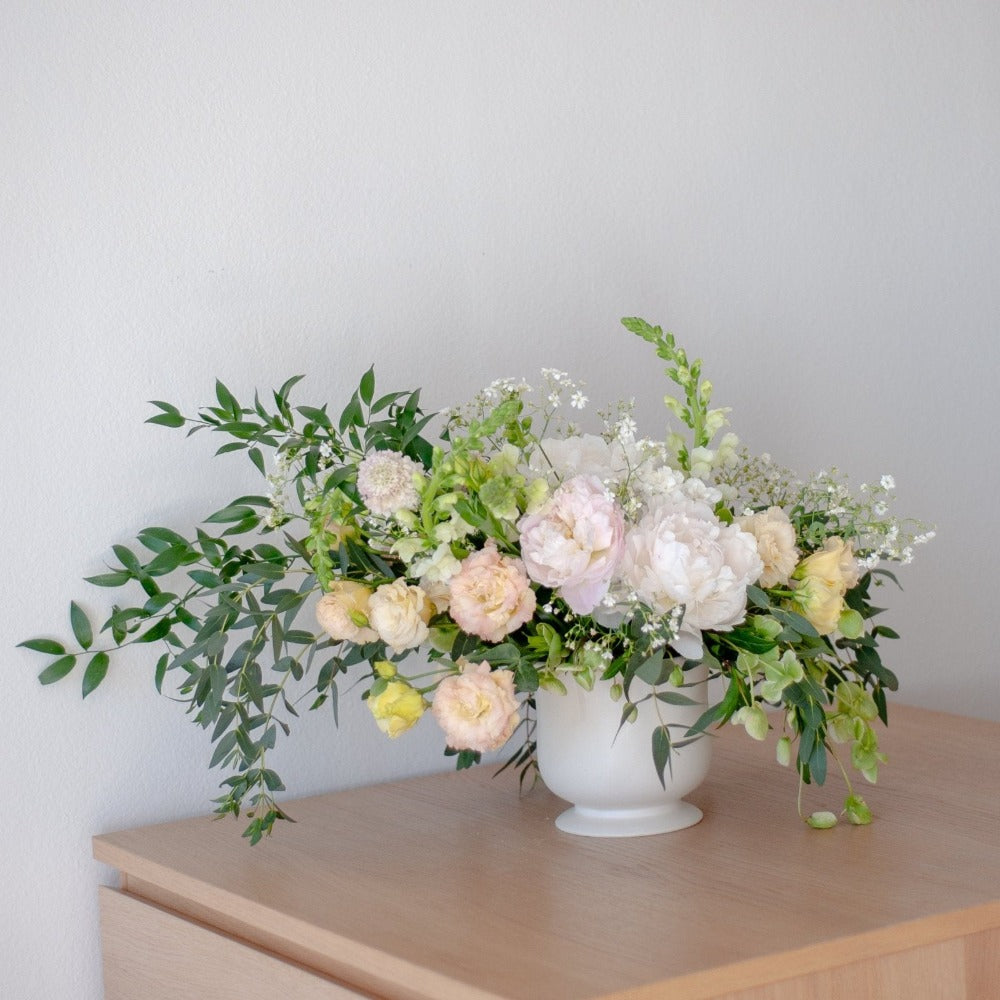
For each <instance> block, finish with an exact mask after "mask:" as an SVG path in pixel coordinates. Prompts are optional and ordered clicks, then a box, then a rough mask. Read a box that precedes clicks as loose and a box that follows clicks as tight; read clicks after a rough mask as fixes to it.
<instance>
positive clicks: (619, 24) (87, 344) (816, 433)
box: [0, 0, 1000, 1000]
mask: <svg viewBox="0 0 1000 1000" xmlns="http://www.w3.org/2000/svg"><path fill="white" fill-rule="evenodd" d="M998 43H1000V6H998V5H995V4H990V3H974V2H953V0H951V2H940V3H913V2H906V3H903V2H888V0H883V2H881V3H872V2H870V0H858V2H851V3H826V4H815V3H808V2H785V3H780V2H757V3H741V4H737V3H676V2H663V3H617V4H611V3H596V2H584V3H580V2H570V0H562V2H558V0H550V2H548V3H544V4H538V3H528V2H520V3H507V4H491V5H485V4H469V3H466V2H463V0H454V2H437V3H382V4H371V3H365V2H360V0H355V2H344V3H333V2H314V3H306V2H291V3H261V2H256V3H246V2H225V3H223V2H201V3H192V2H187V3H182V2H170V3H153V2H146V3H131V4H126V3H112V2H108V0H81V2H76V3H68V2H58V0H47V2H46V0H7V3H6V4H5V5H4V7H3V10H2V12H0V64H2V65H3V67H4V70H5V72H4V77H3V80H4V86H3V90H2V94H3V96H2V101H3V106H2V108H0V123H2V124H0V129H2V145H0V150H2V154H0V155H2V158H3V159H2V167H3V170H2V187H0V198H2V202H0V213H2V214H0V218H2V233H3V239H2V241H0V303H2V305H0V323H2V335H3V356H2V357H3V360H2V367H0V373H2V374H0V378H2V385H0V390H2V391H0V405H2V407H3V411H2V412H3V415H4V429H3V433H2V435H0V449H2V456H3V462H2V468H3V474H2V477H0V497H2V506H0V510H2V514H3V523H4V525H5V528H6V541H5V545H4V562H5V566H6V569H5V572H4V573H3V574H2V577H0V591H2V592H0V607H2V608H3V614H2V619H0V631H2V640H3V641H2V643H0V648H2V649H3V650H5V653H4V656H3V666H4V688H3V691H4V709H3V720H4V724H3V737H2V749H0V760H2V776H3V777H2V782H3V785H2V787H3V790H4V795H3V801H4V805H5V807H6V815H5V817H4V820H3V823H2V824H0V831H2V832H0V875H2V881H0V884H2V886H3V890H2V909H0V993H2V994H3V995H4V996H10V997H16V998H18V1000H57V998H63V997H66V998H68V997H88V998H96V997H98V996H99V995H100V967H99V942H98V925H97V914H96V902H95V895H96V890H95V887H96V884H97V883H98V882H99V881H102V880H108V878H109V877H110V873H109V872H107V871H105V870H103V869H101V868H100V867H99V866H98V865H96V863H94V862H93V861H92V860H91V859H90V846H89V837H90V835H91V834H93V833H95V832H99V831H102V830H110V829H115V828H121V827H124V826H129V825H135V824H139V823H146V822H152V821H156V820H162V819H167V818H172V817H179V816H184V815H190V814H195V813H199V812H202V811H205V810H206V808H207V802H208V800H209V798H210V797H211V796H212V795H213V794H214V792H215V785H216V781H217V776H210V775H209V774H208V772H207V770H206V765H207V760H208V757H209V755H210V751H209V747H208V745H207V743H206V741H205V739H204V737H203V734H202V733H201V732H200V731H198V730H196V729H195V728H194V727H193V726H191V725H190V724H189V723H188V722H187V721H186V720H185V719H184V717H183V715H182V712H181V710H180V709H179V707H178V706H177V705H175V704H172V703H170V702H168V701H167V700H165V699H161V698H158V697H157V696H156V695H155V693H154V691H153V687H152V682H151V670H150V666H151V664H150V662H149V660H151V659H152V657H150V658H149V660H147V659H146V658H144V657H142V656H134V657H132V658H131V660H129V661H127V662H125V663H124V664H123V665H122V667H121V669H119V670H118V671H117V672H116V673H115V674H114V675H113V676H112V677H110V678H109V680H108V681H107V682H106V684H105V685H104V686H103V687H102V688H101V689H100V690H99V691H98V692H97V693H96V694H95V695H93V696H92V697H91V698H89V699H88V700H87V702H86V703H82V704H81V703H80V701H79V696H78V693H79V688H78V679H76V678H75V679H73V680H72V681H69V682H66V683H65V684H63V685H59V686H57V687H55V688H49V689H42V688H40V687H39V685H38V684H37V682H36V681H35V673H36V669H37V667H38V665H39V664H38V660H37V658H36V657H34V656H32V655H30V654H28V653H26V652H25V651H24V650H17V649H15V648H14V646H15V643H16V642H18V641H19V640H21V639H24V638H26V637H28V636H34V635H39V634H46V633H48V634H53V633H57V634H64V633H65V631H66V626H65V623H66V608H67V605H68V602H69V600H70V599H71V598H73V597H77V598H79V599H81V600H82V601H83V603H84V605H85V606H86V607H88V608H89V609H90V610H91V611H93V612H94V613H95V616H96V615H97V614H98V613H99V612H100V611H101V610H103V609H104V607H105V605H104V603H103V599H104V598H105V597H107V596H108V595H107V592H100V591H95V590H93V589H92V588H88V587H86V586H85V585H83V584H81V583H80V582H79V580H80V578H81V577H82V576H83V575H85V574H92V573H95V572H99V571H101V568H102V562H103V560H104V558H105V557H106V556H107V555H108V552H109V545H110V544H111V543H112V542H120V541H127V540H128V539H129V538H130V537H131V535H132V534H133V532H134V531H135V530H137V529H139V528H141V527H143V526H145V525H147V524H166V525H173V526H179V527H187V526H190V525H191V524H193V523H194V522H195V521H196V520H197V519H198V518H199V517H200V516H202V515H204V514H205V513H207V512H208V511H210V510H212V509H215V507H217V506H219V505H220V503H221V502H223V501H225V500H228V499H229V498H230V497H231V496H233V495H235V494H237V493H241V492H245V491H246V490H248V489H255V488H257V483H256V481H255V480H254V479H253V478H252V474H251V473H252V470H249V466H248V467H247V469H246V470H245V469H243V467H242V465H241V464H240V463H239V462H238V461H236V460H233V461H222V460H218V461H213V460H210V457H209V455H210V451H211V450H212V449H211V446H210V442H209V441H208V440H207V439H203V438H200V437H196V438H195V439H193V440H191V441H185V440H184V439H183V438H182V437H181V436H180V435H178V434H176V433H171V432H169V431H166V430H163V429H160V428H155V427H150V426H145V425H144V424H143V420H144V419H145V418H146V417H147V416H148V415H149V414H150V412H151V411H150V409H149V408H148V406H147V404H146V401H147V400H149V399H153V398H159V399H168V400H172V401H175V402H177V403H179V404H181V405H183V406H184V407H186V408H193V407H195V406H196V405H198V404H200V403H203V402H208V401H209V400H210V398H211V394H212V386H213V380H214V377H215V376H216V375H218V376H221V377H223V378H224V379H225V380H226V381H227V382H228V383H229V384H230V385H231V387H232V388H233V389H234V390H236V391H238V392H240V393H249V392H250V391H251V390H252V388H253V387H260V388H262V389H267V388H269V387H271V386H274V385H277V384H279V382H280V381H281V380H282V379H283V378H284V377H286V376H287V375H290V374H293V373H298V372H305V373H308V380H307V382H306V383H305V385H304V387H303V388H302V390H301V392H300V399H301V400H302V401H308V402H314V403H318V402H322V401H325V400H327V399H331V400H333V401H335V402H339V401H341V400H342V399H343V394H344V392H345V391H346V390H347V389H348V388H349V387H351V386H352V384H353V383H354V380H356V378H357V377H358V376H359V374H360V373H361V372H362V371H363V370H364V368H365V367H367V365H368V364H369V362H370V361H373V360H374V361H376V362H377V365H378V372H379V378H380V379H381V381H382V383H383V384H384V385H386V386H409V385H413V384H416V383H421V384H424V385H425V386H426V400H427V402H428V403H429V404H431V405H444V404H446V403H447V402H449V401H452V400H455V399H459V398H463V397H465V396H466V395H467V394H468V393H470V392H471V391H472V390H474V389H475V388H477V387H478V386H480V385H481V384H483V383H484V382H486V381H488V380H490V379H492V378H493V377H495V376H497V375H500V374H522V373H524V374H529V373H533V372H535V371H536V370H537V368H538V367H540V366H541V365H557V366H559V367H562V368H565V369H568V370H569V371H571V372H573V373H574V374H575V375H577V376H578V377H581V378H585V379H587V380H588V381H589V383H590V386H591V396H592V397H593V398H595V399H597V398H617V397H619V396H624V395H629V394H633V393H634V394H636V395H637V396H639V397H640V398H641V399H642V401H643V402H642V404H641V408H640V409H641V413H642V415H643V416H644V418H645V420H646V428H647V430H648V431H649V432H651V433H653V432H655V431H656V430H658V429H659V427H658V422H659V420H660V418H661V410H660V407H659V404H658V402H657V401H658V399H659V396H660V394H661V391H662V383H661V381H660V378H659V376H658V373H657V371H656V366H655V365H654V364H653V363H651V362H652V361H653V359H652V358H651V355H650V354H649V353H648V352H647V351H646V349H645V348H644V345H642V344H640V343H639V342H638V341H632V340H630V339H629V338H628V336H627V335H626V334H624V333H623V332H619V330H618V326H617V322H618V318H619V317H620V316H622V315H628V314H639V315H645V316H646V317H647V318H649V319H651V320H654V321H659V322H662V323H663V324H664V325H666V326H668V327H669V328H671V329H673V330H674V331H675V332H677V334H678V335H679V337H680V339H681V341H682V342H683V343H685V344H686V345H687V346H688V347H689V349H690V351H691V352H692V354H696V355H700V356H702V357H704V358H705V359H706V364H707V367H708V371H709V374H710V375H711V376H712V377H713V380H714V382H715V384H716V386H717V400H718V402H720V403H729V404H731V405H732V406H733V407H734V422H735V426H736V429H737V430H738V431H739V432H740V433H741V434H742V436H743V437H744V438H745V439H746V440H747V441H748V442H749V443H751V444H752V445H753V446H755V447H756V448H758V449H761V450H765V449H766V450H770V451H771V452H772V453H774V454H775V456H776V457H779V458H781V459H783V460H785V461H786V462H788V463H790V464H793V465H796V466H798V467H801V468H802V469H803V470H804V471H805V470H809V469H811V468H815V467H819V466H825V465H829V464H831V463H839V464H840V465H841V466H843V467H845V468H848V469H851V470H853V471H854V473H855V475H856V481H858V482H860V481H861V480H862V479H866V478H867V479H871V478H872V477H875V476H878V475H879V474H880V473H881V472H882V471H890V472H892V473H893V474H894V475H895V477H896V479H897V481H898V483H899V488H900V493H901V495H902V496H903V497H904V498H905V501H906V503H905V506H906V507H907V508H908V509H909V511H910V512H912V513H914V514H917V515H919V516H922V517H925V518H927V519H929V520H934V521H936V522H937V524H938V529H939V538H938V540H937V541H936V542H935V543H934V544H933V545H932V546H930V547H928V548H927V549H925V550H923V551H922V552H921V553H920V558H919V560H918V562H917V563H916V564H914V565H913V566H912V567H910V568H909V569H908V570H906V571H905V575H904V585H905V586H906V594H905V595H902V596H900V597H898V598H897V597H895V596H893V598H892V603H893V605H894V607H895V608H896V609H897V610H895V611H894V612H893V614H892V615H891V617H890V619H889V620H890V621H891V622H892V623H894V624H895V625H896V626H897V627H898V628H899V630H900V631H902V632H903V633H904V639H903V640H902V641H901V642H899V643H898V644H897V645H896V646H895V648H894V654H895V655H894V658H893V660H892V664H893V666H894V667H895V668H896V669H897V670H898V672H899V674H900V675H901V677H902V685H903V686H902V691H901V692H900V696H899V700H900V701H903V702H911V703H918V704H923V705H928V706H930V705H933V706H940V707H941V708H944V709H947V710H951V711H956V712H964V713H969V714H975V715H981V716H986V717H992V718H996V717H997V716H998V714H1000V683H998V680H997V676H998V674H997V666H998V663H997V655H996V652H995V649H996V645H995V642H994V640H993V631H994V625H993V619H994V616H995V615H994V609H995V598H994V595H993V586H994V585H995V583H994V572H995V570H994V566H993V563H994V553H995V552H996V548H997V546H996V539H995V537H994V535H993V530H992V529H993V523H994V522H993V518H992V517H991V512H992V505H993V502H994V501H995V499H996V497H997V496H998V495H1000V474H998V471H997V469H998V463H997V462H996V459H995V452H996V447H995V444H988V443H986V442H989V441H992V440H993V439H994V427H995V425H996V424H997V422H998V419H1000V406H998V404H997V397H996V393H995V388H994V387H995V369H996V367H997V360H998V351H997V347H996V342H995V329H996V317H997V315H998V312H1000V309H998V306H1000V302H998V288H1000V281H998V278H1000V275H998V260H1000V245H998V244H1000V235H998V234H1000V218H998V201H1000V177H998V167H997V164H998V163H1000V129H998V126H1000V102H998V100H997V95H998V93H1000V63H998V61H997V59H996V52H997V47H998ZM343 716H344V718H343V720H342V728H341V731H340V732H339V733H335V732H334V731H333V727H332V725H331V722H330V720H329V719H328V718H327V717H326V715H325V713H324V715H323V716H322V717H320V718H312V719H310V720H309V721H308V723H307V724H306V725H304V726H302V727H301V729H300V730H299V732H298V733H297V734H296V737H295V739H294V740H293V741H292V744H291V745H290V746H289V747H288V749H287V752H286V753H285V754H284V756H283V758H282V764H283V770H284V773H285V774H286V777H287V779H288V780H289V782H290V784H291V785H292V791H293V793H295V794H304V793H306V792H312V791H317V790H323V789H332V788H338V787H343V786H345V785H348V784H353V783H360V782H370V781H376V780H380V779H383V778H387V777H389V776H400V775H403V774H407V773H412V772H415V771H421V770H428V769H431V768H436V767H441V766H447V764H445V763H444V762H442V760H441V758H440V756H439V744H438V739H437V736H436V734H435V733H434V732H433V727H431V726H430V725H428V726H427V727H425V729H426V731H425V732H423V733H422V734H418V735H416V736H415V737H413V738H412V739H411V740H410V741H409V747H408V749H409V750H412V751H413V753H412V754H411V753H407V754H406V755H405V757H404V754H403V753H401V752H400V750H401V748H400V747H399V746H398V745H391V744H389V743H387V742H383V741H382V739H381V738H380V737H379V736H378V735H377V733H376V732H375V731H374V727H372V726H371V724H370V722H369V721H368V720H367V719H366V718H365V717H364V713H363V710H362V709H361V707H360V705H358V704H356V703H351V704H350V705H349V706H348V708H345V711H344V713H343ZM888 774H889V775H891V765H890V770H889V772H888ZM885 780H889V778H888V777H887V778H886V779H885Z"/></svg>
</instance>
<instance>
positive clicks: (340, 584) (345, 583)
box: [316, 580, 378, 643]
mask: <svg viewBox="0 0 1000 1000" xmlns="http://www.w3.org/2000/svg"><path fill="white" fill-rule="evenodd" d="M371 596H372V592H371V589H370V588H369V587H366V586H365V585H364V584H363V583H356V582H355V581H354V580H334V581H333V583H331V584H330V589H329V591H328V592H327V593H325V594H324V595H323V596H322V597H321V598H320V599H319V602H318V603H317V605H316V620H317V621H318V622H319V625H320V628H322V629H323V631H324V632H326V633H327V635H329V636H330V638H331V639H336V640H337V641H338V642H343V641H345V640H346V641H347V642H357V643H364V642H374V641H375V640H376V639H377V638H378V635H376V633H375V630H374V629H372V628H369V626H368V602H369V600H370V598H371Z"/></svg>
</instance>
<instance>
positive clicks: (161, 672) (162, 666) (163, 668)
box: [153, 653, 170, 694]
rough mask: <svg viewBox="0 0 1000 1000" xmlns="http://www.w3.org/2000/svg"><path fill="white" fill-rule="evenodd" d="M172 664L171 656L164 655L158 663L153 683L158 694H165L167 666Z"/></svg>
mask: <svg viewBox="0 0 1000 1000" xmlns="http://www.w3.org/2000/svg"><path fill="white" fill-rule="evenodd" d="M169 662H170V654H169V653H164V654H163V655H162V656H161V657H160V658H159V659H158V660H157V661H156V671H155V673H154V675H153V683H154V684H155V685H156V693H157V694H162V693H163V678H164V676H165V675H166V673H167V664H168V663H169Z"/></svg>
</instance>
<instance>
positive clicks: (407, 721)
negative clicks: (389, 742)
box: [368, 680, 427, 739]
mask: <svg viewBox="0 0 1000 1000" xmlns="http://www.w3.org/2000/svg"><path fill="white" fill-rule="evenodd" d="M368 708H369V710H370V711H371V713H372V715H373V716H374V717H375V723H376V725H377V726H378V727H379V729H381V730H382V732H383V733H385V734H386V736H388V737H390V738H391V739H395V738H396V737H397V736H399V734H400V733H405V732H406V730H407V729H410V728H411V727H412V726H414V725H416V723H417V721H418V720H419V719H420V717H421V716H422V715H423V714H424V710H425V709H426V708H427V702H426V701H424V696H423V695H422V694H421V693H420V692H419V691H417V690H415V689H414V688H412V687H410V685H409V684H407V683H406V681H396V680H393V681H389V683H388V684H386V686H385V687H384V688H383V689H382V690H381V691H380V692H379V693H378V694H375V695H371V696H370V697H369V698H368Z"/></svg>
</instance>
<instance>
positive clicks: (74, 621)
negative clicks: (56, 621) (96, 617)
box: [69, 601, 94, 649]
mask: <svg viewBox="0 0 1000 1000" xmlns="http://www.w3.org/2000/svg"><path fill="white" fill-rule="evenodd" d="M69 622H70V625H72V626H73V635H74V636H76V641H77V642H78V643H79V644H80V646H81V647H82V648H83V649H90V647H91V646H92V645H93V643H94V630H93V629H92V628H91V627H90V619H89V618H88V617H87V614H86V612H85V611H84V610H83V608H81V607H80V605H79V604H77V603H76V601H70V604H69Z"/></svg>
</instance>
